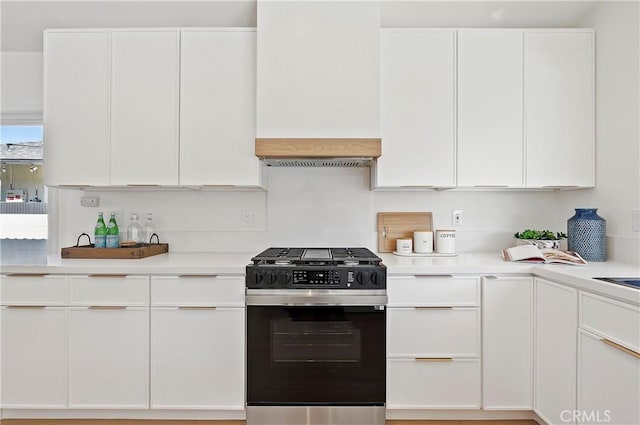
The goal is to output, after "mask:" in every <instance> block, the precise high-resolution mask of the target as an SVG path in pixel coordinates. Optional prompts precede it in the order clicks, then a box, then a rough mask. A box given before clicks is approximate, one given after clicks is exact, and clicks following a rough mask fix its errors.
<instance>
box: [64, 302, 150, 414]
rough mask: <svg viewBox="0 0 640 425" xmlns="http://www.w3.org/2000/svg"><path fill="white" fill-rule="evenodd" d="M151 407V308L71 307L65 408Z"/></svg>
mask: <svg viewBox="0 0 640 425" xmlns="http://www.w3.org/2000/svg"><path fill="white" fill-rule="evenodd" d="M148 405H149V308H145V307H117V306H100V307H87V308H85V307H71V308H70V312H69V407H71V408H89V409H91V408H105V409H109V408H123V409H127V408H139V409H145V408H147V407H148Z"/></svg>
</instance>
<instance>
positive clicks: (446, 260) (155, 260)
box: [1, 252, 640, 305]
mask: <svg viewBox="0 0 640 425" xmlns="http://www.w3.org/2000/svg"><path fill="white" fill-rule="evenodd" d="M255 254H256V253H255V252H237V253H205V252H196V253H167V254H161V255H154V256H152V257H147V258H142V259H139V260H95V259H62V258H60V257H59V256H55V255H54V256H49V257H47V263H46V264H42V265H5V266H2V270H1V271H2V273H53V274H56V273H57V274H89V273H92V274H102V273H114V274H165V275H172V274H235V275H242V274H244V272H245V267H246V265H247V264H249V262H250V260H251V257H253V256H254V255H255ZM379 255H380V257H381V258H382V261H383V263H384V264H385V265H386V266H387V273H388V274H396V275H398V274H400V275H402V274H405V275H412V274H475V275H503V274H535V275H536V276H540V277H543V278H547V279H550V280H554V281H557V282H560V283H564V284H566V285H570V286H573V287H576V288H578V289H583V290H587V291H590V292H594V293H598V294H601V295H605V296H609V297H612V298H616V299H619V300H622V301H626V302H631V303H633V304H635V305H640V290H638V289H633V288H629V287H625V286H621V285H616V284H613V283H608V282H603V281H599V280H594V279H592V278H593V277H640V266H638V265H631V264H622V263H614V262H604V263H595V262H592V263H590V264H589V265H588V266H585V267H582V266H569V265H538V264H523V263H511V262H505V261H504V260H503V259H502V257H501V256H500V254H499V253H497V252H495V253H463V254H459V255H457V256H455V257H400V256H396V255H393V254H379Z"/></svg>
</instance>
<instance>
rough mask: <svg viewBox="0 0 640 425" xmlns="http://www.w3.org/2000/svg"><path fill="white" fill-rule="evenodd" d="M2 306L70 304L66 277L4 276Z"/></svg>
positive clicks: (0, 297)
mask: <svg viewBox="0 0 640 425" xmlns="http://www.w3.org/2000/svg"><path fill="white" fill-rule="evenodd" d="M0 300H1V301H2V305H49V306H56V305H57V306H60V305H67V304H68V303H69V288H68V283H67V277H66V276H54V275H33V274H11V275H3V276H2V296H0Z"/></svg>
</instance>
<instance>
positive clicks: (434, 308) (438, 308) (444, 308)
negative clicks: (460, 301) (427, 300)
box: [414, 306, 453, 310]
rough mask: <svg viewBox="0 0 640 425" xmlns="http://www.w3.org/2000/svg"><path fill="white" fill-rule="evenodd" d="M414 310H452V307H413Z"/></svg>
mask: <svg viewBox="0 0 640 425" xmlns="http://www.w3.org/2000/svg"><path fill="white" fill-rule="evenodd" d="M414 308H415V309H416V310H453V307H448V306H426V307H414Z"/></svg>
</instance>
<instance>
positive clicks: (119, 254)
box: [60, 243, 169, 259]
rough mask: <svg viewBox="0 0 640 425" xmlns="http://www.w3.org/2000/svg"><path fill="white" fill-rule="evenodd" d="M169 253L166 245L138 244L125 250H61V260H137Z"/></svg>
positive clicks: (82, 246)
mask: <svg viewBox="0 0 640 425" xmlns="http://www.w3.org/2000/svg"><path fill="white" fill-rule="evenodd" d="M165 252H169V244H168V243H154V244H138V245H134V246H129V247H125V248H94V247H93V245H81V246H70V247H68V248H62V250H61V252H60V255H61V256H62V258H96V259H99V258H107V259H139V258H145V257H150V256H152V255H158V254H164V253H165Z"/></svg>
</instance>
